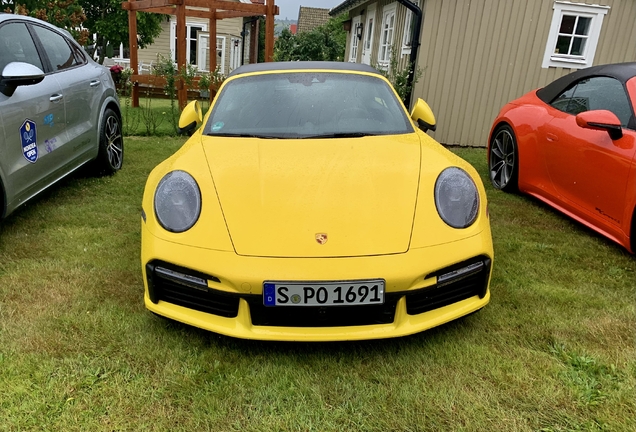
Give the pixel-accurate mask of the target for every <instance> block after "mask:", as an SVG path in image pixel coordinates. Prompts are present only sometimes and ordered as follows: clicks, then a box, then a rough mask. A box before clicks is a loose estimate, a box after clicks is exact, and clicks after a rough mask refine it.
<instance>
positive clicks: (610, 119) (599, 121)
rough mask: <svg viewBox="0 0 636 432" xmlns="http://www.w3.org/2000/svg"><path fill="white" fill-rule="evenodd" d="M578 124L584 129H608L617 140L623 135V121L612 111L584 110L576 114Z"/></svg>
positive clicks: (610, 134)
mask: <svg viewBox="0 0 636 432" xmlns="http://www.w3.org/2000/svg"><path fill="white" fill-rule="evenodd" d="M576 124H577V125H579V126H580V127H582V128H583V129H592V130H604V131H607V133H609V136H610V138H611V139H612V140H617V139H620V138H622V137H623V128H622V126H621V121H620V120H619V119H618V117H616V114H614V113H613V112H611V111H607V110H592V111H584V112H582V113H580V114H577V115H576Z"/></svg>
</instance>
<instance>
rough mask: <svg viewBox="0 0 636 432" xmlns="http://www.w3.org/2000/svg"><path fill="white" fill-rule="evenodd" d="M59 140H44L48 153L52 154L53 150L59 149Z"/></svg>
mask: <svg viewBox="0 0 636 432" xmlns="http://www.w3.org/2000/svg"><path fill="white" fill-rule="evenodd" d="M56 144H57V138H49V139H47V140H44V148H45V149H46V152H47V153H51V152H52V151H53V150H55V149H56V148H57V145H56Z"/></svg>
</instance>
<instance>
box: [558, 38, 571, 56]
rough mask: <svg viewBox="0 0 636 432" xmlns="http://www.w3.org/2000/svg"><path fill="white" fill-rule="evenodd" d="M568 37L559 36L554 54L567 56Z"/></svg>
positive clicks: (569, 39) (568, 47)
mask: <svg viewBox="0 0 636 432" xmlns="http://www.w3.org/2000/svg"><path fill="white" fill-rule="evenodd" d="M571 40H572V38H571V37H570V36H559V38H558V39H557V44H556V48H554V53H555V54H569V51H570V41H571Z"/></svg>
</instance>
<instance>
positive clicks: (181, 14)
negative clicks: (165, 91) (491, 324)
mask: <svg viewBox="0 0 636 432" xmlns="http://www.w3.org/2000/svg"><path fill="white" fill-rule="evenodd" d="M185 12H186V6H185V4H182V5H178V6H177V69H178V70H179V71H181V69H182V68H185V64H186V61H187V57H186V50H187V49H188V47H187V44H186V43H187V42H186V39H187V34H186V32H187V29H186V14H185ZM177 89H178V90H177V93H178V96H179V108H180V109H184V108H185V106H186V104H187V103H188V90H187V89H186V88H185V86H184V85H183V78H179V79H178V80H177Z"/></svg>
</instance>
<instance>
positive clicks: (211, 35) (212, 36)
mask: <svg viewBox="0 0 636 432" xmlns="http://www.w3.org/2000/svg"><path fill="white" fill-rule="evenodd" d="M216 15H217V12H216V9H210V12H209V17H210V26H209V27H208V28H209V29H210V31H209V32H208V35H209V36H208V45H209V46H208V48H209V49H210V69H209V71H210V72H214V71H215V70H216Z"/></svg>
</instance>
